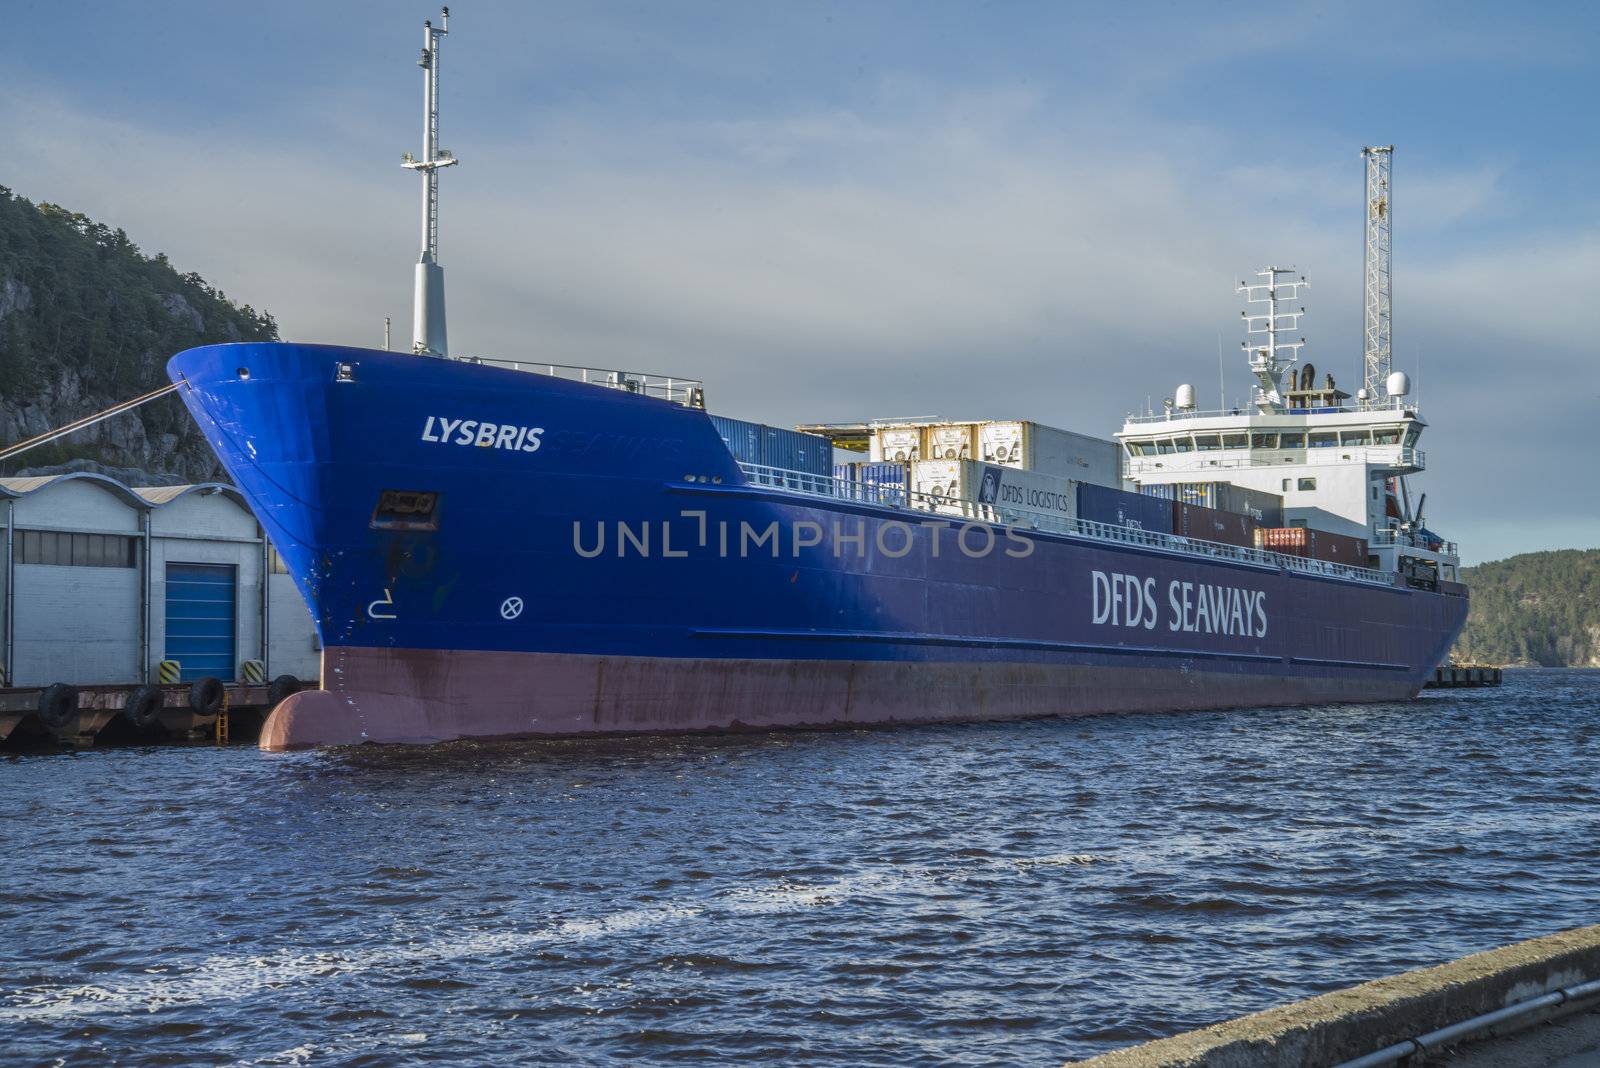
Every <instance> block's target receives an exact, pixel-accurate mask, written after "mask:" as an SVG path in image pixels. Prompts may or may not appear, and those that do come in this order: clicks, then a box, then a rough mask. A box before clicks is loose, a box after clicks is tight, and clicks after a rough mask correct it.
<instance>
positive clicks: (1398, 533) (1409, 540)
mask: <svg viewBox="0 0 1600 1068" xmlns="http://www.w3.org/2000/svg"><path fill="white" fill-rule="evenodd" d="M1434 542H1438V544H1439V547H1438V548H1437V549H1435V548H1433V547H1432V546H1433V544H1434ZM1372 544H1373V545H1375V546H1377V545H1409V546H1411V547H1412V548H1414V549H1427V550H1428V551H1429V552H1435V553H1442V554H1443V555H1445V556H1455V555H1457V553H1456V543H1455V542H1453V541H1445V540H1444V539H1443V538H1433V539H1429V538H1425V537H1423V536H1422V535H1421V534H1419V533H1417V532H1415V531H1408V530H1397V529H1395V528H1393V527H1388V528H1386V529H1384V530H1375V531H1373V532H1372Z"/></svg>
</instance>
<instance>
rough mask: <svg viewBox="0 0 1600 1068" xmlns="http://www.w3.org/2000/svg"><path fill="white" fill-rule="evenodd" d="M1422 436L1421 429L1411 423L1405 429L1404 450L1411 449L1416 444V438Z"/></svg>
mask: <svg viewBox="0 0 1600 1068" xmlns="http://www.w3.org/2000/svg"><path fill="white" fill-rule="evenodd" d="M1421 435H1422V428H1421V427H1420V426H1417V425H1416V424H1415V423H1413V424H1412V425H1411V426H1408V427H1406V448H1408V449H1409V448H1411V447H1412V446H1414V445H1415V444H1416V443H1417V438H1419V437H1420V436H1421Z"/></svg>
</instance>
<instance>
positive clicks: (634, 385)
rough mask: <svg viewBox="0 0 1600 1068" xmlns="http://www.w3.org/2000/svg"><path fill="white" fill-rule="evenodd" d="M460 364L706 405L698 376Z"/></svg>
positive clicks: (479, 359) (473, 359) (513, 363)
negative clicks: (503, 369)
mask: <svg viewBox="0 0 1600 1068" xmlns="http://www.w3.org/2000/svg"><path fill="white" fill-rule="evenodd" d="M461 360H462V362H463V363H477V364H482V365H483V366H485V367H504V368H507V369H508V370H512V371H529V372H531V373H533V374H538V375H549V376H550V377H552V378H564V379H566V380H567V381H569V382H583V383H585V384H587V385H591V386H605V387H606V388H607V389H620V390H622V391H624V392H626V393H639V394H643V395H644V396H646V397H656V398H658V399H660V400H665V401H671V402H672V403H673V404H681V405H683V406H684V407H686V408H704V407H705V406H706V391H705V383H704V382H702V381H701V380H700V379H698V378H679V377H677V376H676V375H658V374H652V373H650V372H647V371H619V370H616V369H615V368H610V367H578V366H575V365H572V364H564V363H534V362H531V361H528V360H500V359H491V358H490V357H487V356H463V357H461Z"/></svg>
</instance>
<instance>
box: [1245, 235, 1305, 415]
mask: <svg viewBox="0 0 1600 1068" xmlns="http://www.w3.org/2000/svg"><path fill="white" fill-rule="evenodd" d="M1294 273H1295V269H1294V268H1293V267H1263V268H1262V269H1261V270H1259V271H1257V272H1256V277H1257V278H1260V279H1263V281H1260V282H1240V283H1239V286H1238V289H1237V290H1235V292H1239V293H1243V294H1244V299H1245V302H1246V303H1248V304H1265V305H1266V306H1267V310H1266V311H1264V312H1249V311H1242V312H1240V313H1239V316H1240V318H1242V319H1243V320H1244V332H1245V333H1246V334H1247V335H1251V336H1260V335H1265V337H1266V341H1265V343H1261V342H1251V341H1241V342H1240V343H1239V347H1240V348H1242V349H1244V350H1245V352H1247V353H1248V354H1249V357H1250V371H1251V373H1253V374H1254V375H1255V376H1256V381H1257V382H1259V383H1260V385H1259V386H1257V387H1256V392H1255V405H1256V407H1257V408H1259V409H1260V410H1261V411H1262V412H1263V413H1271V412H1281V411H1283V410H1284V403H1283V394H1284V392H1285V390H1284V385H1283V375H1284V372H1285V371H1288V370H1289V369H1290V368H1292V367H1293V366H1294V365H1295V362H1296V361H1297V360H1299V358H1300V349H1301V347H1303V346H1304V345H1305V343H1306V339H1305V338H1301V339H1300V340H1298V341H1279V340H1278V333H1279V331H1286V330H1298V329H1300V317H1301V316H1302V315H1304V314H1305V313H1306V310H1305V309H1304V308H1296V309H1293V310H1289V311H1283V310H1280V308H1279V304H1280V303H1281V302H1282V301H1292V300H1299V299H1300V290H1302V289H1305V288H1307V287H1309V286H1310V285H1311V283H1310V282H1307V281H1306V280H1305V277H1304V276H1303V275H1302V276H1301V278H1300V280H1299V281H1284V280H1283V279H1282V278H1281V277H1280V276H1282V275H1292V274H1294ZM1285 353H1287V354H1288V355H1287V356H1285V355H1284V354H1285ZM1290 386H1291V387H1292V386H1293V383H1292V382H1291V383H1290Z"/></svg>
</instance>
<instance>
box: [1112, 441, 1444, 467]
mask: <svg viewBox="0 0 1600 1068" xmlns="http://www.w3.org/2000/svg"><path fill="white" fill-rule="evenodd" d="M1244 451H1245V450H1244V449H1242V448H1239V449H1216V450H1207V451H1204V452H1201V451H1197V450H1193V449H1191V450H1189V451H1186V452H1159V453H1153V454H1146V455H1144V456H1129V457H1127V458H1126V463H1127V468H1128V471H1129V473H1134V472H1141V471H1211V470H1227V469H1237V468H1244V467H1251V468H1264V467H1282V466H1284V465H1285V464H1290V465H1297V466H1312V465H1321V464H1342V463H1369V464H1376V465H1379V466H1385V467H1400V468H1405V469H1406V470H1415V471H1422V470H1425V469H1426V468H1427V466H1428V454H1427V453H1425V452H1423V451H1422V450H1421V449H1417V448H1411V447H1408V446H1404V445H1323V446H1319V447H1317V448H1315V449H1254V450H1251V451H1250V452H1249V454H1248V455H1244V456H1240V455H1237V454H1238V453H1240V452H1244ZM1216 453H1223V454H1226V453H1234V454H1235V455H1231V456H1230V455H1215V454H1216Z"/></svg>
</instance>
